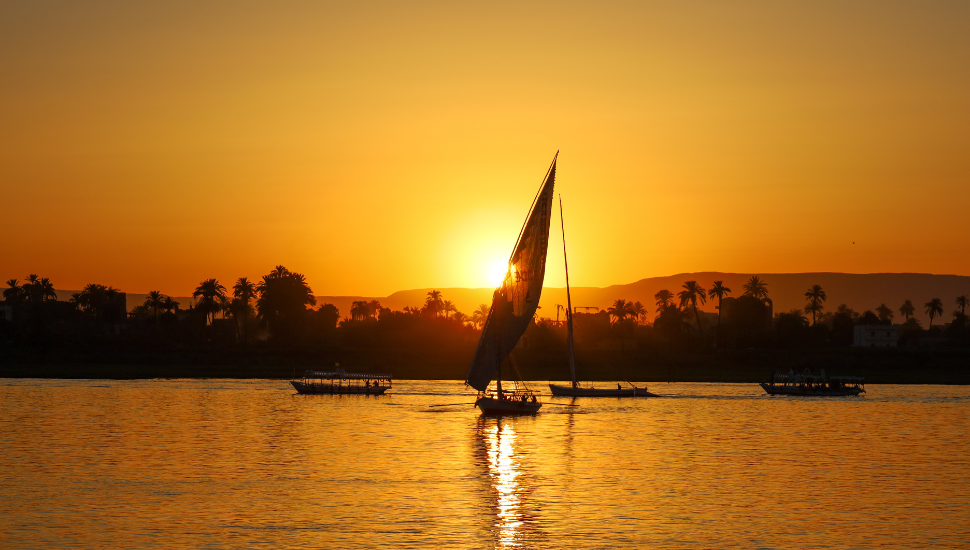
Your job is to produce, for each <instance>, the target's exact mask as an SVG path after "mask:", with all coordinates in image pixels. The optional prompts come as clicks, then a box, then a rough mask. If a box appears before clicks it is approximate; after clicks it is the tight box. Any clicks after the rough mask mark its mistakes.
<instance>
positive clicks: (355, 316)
mask: <svg viewBox="0 0 970 550" xmlns="http://www.w3.org/2000/svg"><path fill="white" fill-rule="evenodd" d="M367 317H370V306H368V305H367V302H366V301H364V300H356V301H354V302H353V303H352V304H350V318H351V319H352V320H354V321H363V320H364V319H366V318H367Z"/></svg>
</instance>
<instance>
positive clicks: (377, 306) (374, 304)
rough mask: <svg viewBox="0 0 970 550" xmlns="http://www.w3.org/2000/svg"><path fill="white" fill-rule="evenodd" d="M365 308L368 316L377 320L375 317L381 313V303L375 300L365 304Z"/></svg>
mask: <svg viewBox="0 0 970 550" xmlns="http://www.w3.org/2000/svg"><path fill="white" fill-rule="evenodd" d="M367 307H368V308H369V309H370V315H371V316H372V317H374V318H375V319H377V315H378V314H379V313H380V312H381V303H380V302H379V301H377V300H371V301H369V302H367Z"/></svg>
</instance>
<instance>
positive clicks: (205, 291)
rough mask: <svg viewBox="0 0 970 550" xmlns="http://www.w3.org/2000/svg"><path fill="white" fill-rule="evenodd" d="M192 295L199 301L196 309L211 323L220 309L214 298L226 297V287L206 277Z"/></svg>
mask: <svg viewBox="0 0 970 550" xmlns="http://www.w3.org/2000/svg"><path fill="white" fill-rule="evenodd" d="M280 267H282V266H280ZM283 269H286V268H283ZM192 297H193V298H198V300H199V301H198V302H197V303H196V305H195V307H196V309H201V311H202V312H203V313H205V314H206V316H207V317H208V322H209V324H212V321H213V320H215V316H216V312H217V311H219V310H220V309H221V308H220V306H219V304H218V302H217V301H216V299H217V297H220V298H225V297H226V287H224V286H222V284H221V283H219V281H217V280H215V279H206V280H204V281H202V282H201V283H200V284H199V286H198V287H196V289H195V292H193V293H192Z"/></svg>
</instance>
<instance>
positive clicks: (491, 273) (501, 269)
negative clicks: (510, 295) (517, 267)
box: [488, 261, 509, 288]
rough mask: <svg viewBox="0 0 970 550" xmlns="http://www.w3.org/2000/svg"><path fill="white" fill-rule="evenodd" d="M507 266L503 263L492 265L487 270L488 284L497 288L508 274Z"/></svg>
mask: <svg viewBox="0 0 970 550" xmlns="http://www.w3.org/2000/svg"><path fill="white" fill-rule="evenodd" d="M508 269H509V264H508V263H506V262H504V261H498V262H495V263H494V264H492V267H490V268H489V269H488V282H489V283H490V284H491V285H492V286H494V287H496V288H498V287H499V285H501V284H502V280H504V279H505V273H506V272H508Z"/></svg>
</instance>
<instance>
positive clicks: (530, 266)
mask: <svg viewBox="0 0 970 550" xmlns="http://www.w3.org/2000/svg"><path fill="white" fill-rule="evenodd" d="M558 157H559V153H558V152H557V153H556V156H554V157H553V159H552V164H551V165H550V166H549V170H548V171H546V177H545V178H543V180H542V185H541V186H540V187H539V192H538V193H537V194H536V196H535V199H533V200H532V207H531V208H530V209H529V215H528V216H526V219H525V223H523V225H522V229H520V230H519V237H518V239H517V240H516V242H515V246H514V247H513V248H512V255H511V256H510V257H509V262H508V268H507V270H506V272H505V279H504V280H503V281H502V285H501V286H499V287H498V288H497V289H495V292H493V293H492V307H491V309H490V310H489V312H488V318H487V319H486V320H485V326H484V328H483V329H482V336H481V338H480V339H479V340H478V347H477V348H476V349H475V357H474V358H473V359H472V364H471V367H470V368H469V369H468V376H467V377H466V378H465V383H466V384H467V385H469V386H471V387H473V388H475V389H476V390H478V398H477V399H476V401H475V406H477V407H478V408H479V409H481V411H482V413H483V414H534V413H536V412H537V411H538V410H539V408H540V407H542V403H540V402H539V399H538V393H537V392H535V391H533V390H531V389H529V388H528V387H527V386H526V385H525V383H524V382H521V378H522V377H521V375H519V377H518V378H519V381H515V380H513V382H512V385H511V387H509V386H508V385H507V386H506V387H504V388H503V387H502V363H504V362H505V361H506V359H508V360H509V363H511V364H512V366H513V367H515V362H514V361H513V360H512V356H511V353H512V349H513V348H514V347H515V345H516V343H518V341H519V338H521V337H522V335H523V334H524V333H525V329H526V328H528V326H529V323H530V322H532V317H533V316H534V315H535V313H536V310H537V309H538V307H539V296H540V294H541V293H542V282H543V280H544V279H545V275H546V253H547V252H548V247H549V219H550V218H551V217H552V200H553V188H554V187H555V183H556V159H557V158H558ZM515 370H516V371H518V368H515ZM493 380H494V381H495V387H494V389H493V388H490V385H491V383H492V381H493Z"/></svg>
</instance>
